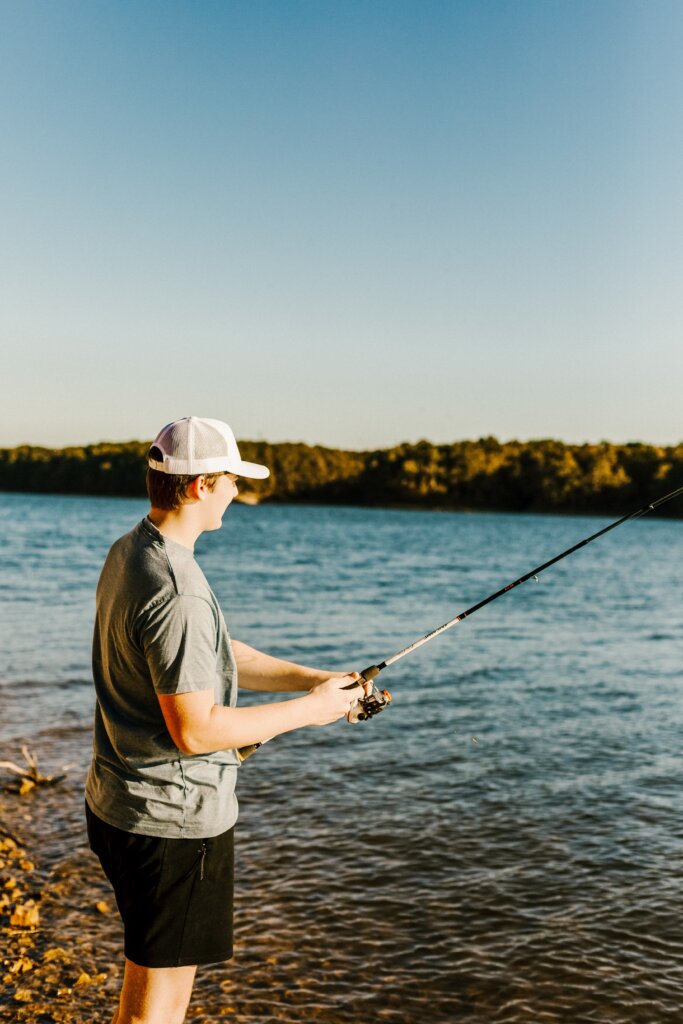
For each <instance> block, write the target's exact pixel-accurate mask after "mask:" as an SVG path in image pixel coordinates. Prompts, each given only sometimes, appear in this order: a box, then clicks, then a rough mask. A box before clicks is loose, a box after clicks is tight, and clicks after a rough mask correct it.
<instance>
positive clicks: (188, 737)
mask: <svg viewBox="0 0 683 1024" xmlns="http://www.w3.org/2000/svg"><path fill="white" fill-rule="evenodd" d="M173 742H174V743H175V745H176V747H177V748H178V750H179V751H180V753H181V754H187V755H188V756H189V757H193V756H195V755H196V754H208V753H209V751H208V750H207V748H206V741H204V742H202V737H201V735H200V734H199V733H197V732H193V731H190V730H185V729H183V730H181V732H180V733H179V735H178V736H176V737H175V738H174V740H173Z"/></svg>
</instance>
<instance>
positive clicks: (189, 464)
mask: <svg viewBox="0 0 683 1024" xmlns="http://www.w3.org/2000/svg"><path fill="white" fill-rule="evenodd" d="M152 448H158V449H159V451H160V452H161V453H162V455H163V460H157V459H153V458H152V456H151V454H150V455H148V456H147V462H148V463H149V465H150V466H151V467H152V469H158V470H159V472H160V473H175V474H177V475H183V476H199V475H200V474H202V473H235V474H236V475H237V476H246V477H250V478H251V479H252V480H263V479H265V477H267V476H269V475H270V470H269V469H268V467H267V466H259V465H258V463H256V462H243V460H242V459H241V458H240V450H239V448H238V447H237V441H236V440H235V435H234V434H233V432H232V430H231V429H230V427H229V426H228V424H227V423H223V421H222V420H205V419H199V418H198V417H197V416H186V417H185V419H182V420H174V421H173V423H167V424H166V426H165V427H164V428H163V429H162V430H160V431H159V433H158V435H157V437H156V439H155V440H154V441H153V443H152Z"/></svg>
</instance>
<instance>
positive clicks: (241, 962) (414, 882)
mask: <svg viewBox="0 0 683 1024" xmlns="http://www.w3.org/2000/svg"><path fill="white" fill-rule="evenodd" d="M144 511H145V508H144V505H142V504H141V503H139V502H132V501H109V500H105V499H76V498H36V497H26V496H18V495H6V496H4V497H2V498H0V528H1V530H2V544H3V549H2V550H1V551H0V554H1V555H2V557H3V560H4V564H5V565H6V566H7V565H8V561H7V559H8V557H9V559H10V561H9V566H8V568H6V569H5V570H4V571H3V576H2V589H1V590H0V601H1V602H2V603H1V606H0V614H1V615H2V631H3V633H2V642H3V650H5V651H7V657H6V660H5V665H4V669H3V671H2V688H1V689H0V703H1V707H2V723H1V725H0V729H1V731H2V739H3V747H2V749H3V750H9V749H12V751H13V752H15V753H16V752H17V751H18V746H19V738H24V737H26V736H29V737H30V740H31V743H32V744H33V745H35V747H36V748H37V749H38V750H39V751H40V752H41V754H42V755H43V757H44V759H45V763H46V765H47V766H52V765H54V766H59V765H60V764H62V763H65V762H68V761H76V762H77V763H78V765H79V768H78V769H77V770H76V771H75V773H74V774H73V776H72V778H71V780H70V782H69V784H68V785H67V786H66V787H65V788H64V789H62V790H60V791H54V792H51V793H44V794H38V795H37V796H36V797H35V798H34V799H33V800H32V802H31V804H30V809H31V814H32V815H33V820H32V821H31V822H26V823H25V828H26V829H27V830H28V832H30V833H31V834H35V835H38V836H40V840H41V848H40V858H41V871H42V873H43V875H42V877H43V878H44V882H45V886H46V891H47V892H48V894H49V893H50V891H51V889H50V886H51V885H55V884H58V885H59V886H61V888H60V889H59V890H58V892H59V903H60V918H59V926H58V927H59V933H60V935H61V936H62V939H61V940H60V941H61V942H62V943H63V941H64V936H69V937H70V938H71V939H72V940H73V941H76V939H77V938H78V939H79V940H80V941H81V942H82V943H83V948H84V950H87V948H88V946H89V947H90V950H91V955H92V956H94V957H95V958H96V959H99V961H100V962H101V963H102V964H103V965H104V966H103V967H101V968H100V969H103V970H104V969H106V965H107V964H108V963H109V962H110V961H117V960H118V958H119V955H120V954H119V949H120V931H119V926H118V923H117V922H116V921H115V920H114V918H113V917H111V918H105V917H103V916H102V915H99V914H96V913H85V912H84V910H83V907H84V905H87V906H92V905H94V902H95V901H96V900H97V899H99V898H101V896H102V894H103V893H105V892H106V883H104V882H103V881H102V880H101V879H100V878H99V874H98V871H97V867H96V865H95V863H94V862H93V860H92V857H91V856H90V854H88V853H87V852H86V851H85V850H84V845H83V844H84V834H83V825H82V812H81V806H82V790H81V779H82V774H83V772H84V770H85V766H86V764H87V759H88V753H89V742H90V738H89V731H88V726H89V719H90V714H91V706H92V693H91V690H90V687H89V683H88V681H87V680H88V655H89V631H90V619H91V616H92V593H93V588H94V583H95V580H96V577H97V573H98V570H99V566H100V564H101V561H102V558H103V556H104V553H105V551H106V548H107V547H108V545H109V543H111V541H112V540H113V539H114V538H115V537H116V536H118V535H119V534H120V533H121V532H123V531H124V530H125V529H127V528H128V527H129V526H131V525H133V524H134V523H135V522H136V521H137V519H138V518H139V517H141V516H142V515H143V514H144ZM604 522H606V521H605V520H597V519H580V518H551V517H544V516H535V517H534V516H509V515H476V516H475V515H459V514H431V513H418V512H382V511H374V510H373V511H370V510H368V511H366V510H359V509H329V508H277V507H259V508H249V509H247V508H241V507H238V508H235V509H231V510H230V512H229V513H228V515H227V517H226V521H225V524H224V527H223V530H222V531H221V532H220V533H219V534H214V535H207V536H205V537H204V538H202V540H201V542H200V544H201V546H200V548H199V550H198V558H199V560H200V562H201V564H202V565H203V567H204V568H205V571H206V573H207V576H208V577H209V580H210V582H211V583H212V585H213V586H214V589H215V590H216V592H217V594H218V597H219V599H220V601H221V603H222V605H223V607H224V609H225V611H226V617H227V619H228V623H229V625H230V627H231V630H232V632H233V635H235V636H238V637H240V638H242V639H244V640H246V641H247V642H250V643H253V644H254V645H255V646H257V647H262V648H264V649H266V650H268V651H270V652H272V653H274V654H279V655H281V656H285V657H289V658H294V659H298V660H301V661H304V662H308V663H312V664H318V665H325V666H328V665H329V666H330V667H333V668H334V667H341V668H346V669H351V668H361V667H363V665H365V664H368V663H371V662H373V661H376V660H378V659H381V658H383V657H386V656H388V655H390V654H392V653H393V652H394V651H396V650H398V649H399V648H401V647H403V646H405V644H406V643H408V642H409V641H411V640H413V639H414V638H416V637H417V636H419V635H421V634H422V633H424V632H426V631H427V630H428V629H430V628H432V627H434V626H436V625H438V624H440V623H441V622H444V621H446V620H447V619H449V618H451V617H452V616H453V615H454V614H456V613H457V612H459V611H461V610H462V609H463V608H465V607H468V606H469V605H470V604H472V603H473V602H474V601H476V600H478V599H480V598H482V597H484V596H486V594H487V593H489V592H491V591H492V590H494V589H497V588H498V587H499V586H501V585H502V584H504V583H505V582H508V581H510V580H512V579H515V578H517V577H518V576H519V575H521V573H522V572H524V571H527V570H528V569H529V568H530V567H531V566H532V565H534V564H538V563H539V562H541V561H542V560H543V559H544V558H547V557H550V556H552V555H553V554H555V553H557V552H558V551H560V550H562V549H563V548H565V547H567V546H569V545H570V544H571V543H573V542H575V541H577V540H579V539H580V538H581V537H583V536H586V535H588V534H589V533H591V532H593V531H594V530H595V529H598V528H599V526H600V525H602V524H603V523H604ZM682 529H683V525H681V524H679V523H676V522H671V521H658V520H654V519H653V520H650V521H647V520H644V521H642V522H638V523H634V524H630V525H628V526H625V527H624V528H623V529H620V530H617V531H615V532H614V533H612V534H610V535H608V536H607V537H605V538H603V539H601V540H599V541H597V542H596V543H595V544H594V545H591V546H590V548H588V549H584V550H583V551H582V552H580V553H578V554H576V555H575V556H572V558H570V559H567V560H566V561H565V562H563V563H561V564H560V565H558V566H556V567H554V568H552V569H550V570H549V571H548V572H547V573H545V574H543V576H542V577H541V578H540V582H539V583H538V584H534V583H529V584H526V585H525V586H524V587H520V588H518V589H517V590H516V591H515V592H514V593H513V594H510V595H509V596H507V597H505V598H502V599H501V600H500V601H498V602H496V603H495V604H494V605H491V606H490V607H488V608H486V609H484V610H482V611H481V612H480V613H478V614H477V615H476V616H475V617H473V618H472V619H471V620H468V621H467V622H465V623H462V624H460V625H459V626H457V627H456V628H455V629H454V630H453V631H452V632H451V633H447V634H446V635H445V636H443V637H441V638H439V639H437V640H435V641H434V642H433V643H432V644H429V645H427V646H426V647H424V648H423V649H421V650H420V651H419V652H416V653H415V654H414V655H412V656H410V657H409V658H406V659H405V660H404V661H402V662H400V663H399V664H397V665H396V666H395V667H393V668H391V669H389V670H388V671H387V672H386V673H384V674H383V676H382V677H381V679H382V685H383V686H387V687H388V688H389V689H390V690H392V692H393V695H394V703H393V705H392V707H391V708H390V709H389V710H388V711H386V712H385V713H383V714H382V715H380V716H379V717H378V718H377V719H375V720H373V721H372V722H369V723H365V724H362V725H358V726H355V727H350V726H348V725H346V724H343V723H338V724H337V725H335V726H333V727H329V728H327V729H319V730H313V729H309V730H304V731H302V732H299V733H295V734H291V735H287V736H284V737H281V738H279V739H277V740H276V741H274V742H273V743H272V744H270V745H269V746H268V747H266V748H264V749H263V750H262V751H260V752H259V753H258V754H257V755H256V756H255V757H254V758H253V759H252V760H251V761H250V762H248V763H247V764H246V765H244V767H243V768H242V769H241V770H240V784H239V790H238V793H239V796H240V804H241V818H240V824H239V831H238V852H237V857H238V890H237V938H238V943H237V947H236V958H235V960H234V962H233V963H232V964H230V965H221V966H220V967H214V968H206V969H203V970H202V971H201V972H200V975H199V980H198V984H197V990H196V995H195V998H194V1000H193V1010H192V1017H191V1019H201V1020H205V1021H213V1020H219V1019H222V1017H223V1016H226V1017H229V1019H232V1020H234V1021H236V1022H239V1024H246V1022H247V1021H249V1022H253V1021H259V1022H265V1021H281V1022H295V1021H296V1022H300V1021H303V1020H305V1021H320V1022H324V1024H341V1022H347V1021H348V1022H354V1024H355V1022H359V1021H371V1020H373V1021H374V1020H378V1021H380V1020H381V1021H389V1022H396V1024H399V1022H401V1024H417V1022H418V1021H422V1020H424V1019H429V1020H430V1021H434V1022H435V1024H442V1022H443V1024H446V1022H449V1024H450V1022H453V1021H458V1022H463V1024H488V1022H510V1024H528V1022H530V1021H534V1022H535V1021H562V1022H577V1021H596V1022H605V1021H610V1022H622V1021H623V1022H628V1024H632V1022H641V1021H642V1022H644V1024H645V1022H646V1024H656V1022H660V1021H674V1020H675V1021H678V1020H679V1019H680V1012H681V1011H680V1006H681V1003H682V1001H683V939H682V937H681V936H682V932H681V927H680V923H679V922H680V919H681V916H682V914H681V911H682V910H683V895H682V894H683V859H682V856H681V855H682V852H683V830H682V829H681V825H680V822H681V821H682V820H683V814H682V812H683V798H682V796H681V794H682V792H683V770H682V766H683V761H682V759H681V736H682V735H683V729H682V728H681V726H682V725H683V711H682V704H681V699H680V678H681V674H680V665H681V655H682V654H683V643H682V641H683V628H682V626H681V618H680V613H679V609H678V601H677V598H678V581H679V579H680V575H681V568H682V567H683V558H682V551H683V548H682V546H681V536H682V535H681V530H682ZM246 697H247V698H248V699H250V700H258V697H257V696H255V695H251V694H249V695H246ZM473 737H474V738H476V740H477V742H476V743H475V742H473ZM28 806H29V805H28V804H25V805H22V808H23V807H28ZM19 823H20V822H19ZM50 898H51V897H50V896H49V895H48V897H47V901H48V902H47V905H46V914H45V917H46V919H47V920H48V922H49V921H50V920H51V916H50V907H49V899H50ZM56 902H57V898H56V897H55V903H56ZM53 920H56V918H53ZM48 927H53V928H55V929H56V928H57V924H56V923H53V924H51V925H50V924H48ZM70 930H71V932H72V934H71V935H70V934H69V933H70ZM46 941H48V940H46ZM110 988H111V991H112V993H113V992H114V991H115V990H116V979H113V978H112V980H111V985H110ZM88 1006H89V1004H88V1002H87V1000H85V999H84V1000H83V1001H82V1002H81V1003H78V1004H77V1005H76V1006H75V1009H74V1017H73V1019H74V1021H76V1022H80V1021H83V1022H85V1021H86V1020H91V1019H92V1015H91V1010H90V1009H88ZM89 1014H90V1015H89ZM3 1019H4V1018H3ZM7 1019H10V1018H7Z"/></svg>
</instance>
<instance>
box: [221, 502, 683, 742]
mask: <svg viewBox="0 0 683 1024" xmlns="http://www.w3.org/2000/svg"><path fill="white" fill-rule="evenodd" d="M679 494H683V487H679V488H677V490H675V491H671V492H670V493H669V494H665V495H664V496H663V497H661V498H657V499H656V500H655V501H651V502H648V504H647V505H643V507H642V508H638V509H636V510H635V511H634V512H629V513H628V514H627V515H625V516H622V517H621V519H617V520H616V521H615V522H613V523H610V524H609V526H605V527H604V528H603V529H602V530H598V531H597V533H593V534H591V536H590V537H585V538H584V539H583V540H580V541H579V542H578V544H573V545H572V547H570V548H567V550H566V551H562V552H560V554H559V555H555V557H554V558H549V559H548V561H547V562H543V564H542V565H537V566H536V568H535V569H531V570H530V572H527V573H525V574H524V576H520V577H519V579H518V580H515V581H514V582H513V583H508V584H507V586H505V587H501V588H500V590H496V591H495V593H493V594H489V596H488V597H485V598H484V599H483V601H479V602H477V604H473V605H472V607H471V608H466V609H465V611H464V612H460V614H459V615H456V616H455V618H453V619H449V621H448V622H445V623H444V624H443V626H437V628H436V629H432V630H430V632H429V633H425V635H424V636H421V637H420V638H419V639H418V640H414V641H413V643H411V644H408V646H407V647H403V648H402V649H401V650H400V651H397V652H396V654H392V655H391V657H389V658H385V660H384V661H381V662H379V664H377V665H369V666H368V668H364V669H363V671H362V672H361V673H360V679H358V680H357V681H356V682H355V683H350V684H349V685H348V686H344V687H342V689H344V690H352V689H353V688H354V686H358V684H359V683H360V684H363V683H370V682H372V690H371V692H370V693H369V694H367V695H366V696H365V697H361V698H360V699H359V700H358V701H357V702H356V703H355V704H354V706H353V707H352V708H351V710H350V711H349V713H348V715H347V716H346V717H347V719H348V721H349V722H352V723H355V722H364V721H366V720H367V719H369V718H373V717H374V716H375V715H377V714H379V712H380V711H383V710H384V708H386V707H388V705H389V704H390V703H391V694H390V693H389V692H388V691H387V690H378V689H377V688H376V686H375V684H374V682H373V680H374V679H376V678H377V676H378V675H379V674H380V672H383V671H384V669H385V668H388V667H389V666H390V665H393V664H394V663H395V662H397V661H399V660H400V659H401V658H405V657H406V656H407V655H408V654H412V653H413V651H416V650H417V649H418V648H419V647H422V646H423V645H424V644H427V643H429V641H430V640H434V638H435V637H437V636H440V635H441V633H445V631H446V630H447V629H452V628H453V626H457V624H458V623H459V622H462V621H463V620H464V619H467V618H469V617H470V615H474V613H475V612H478V611H479V609H480V608H484V607H485V606H486V605H487V604H491V602H492V601H497V600H498V598H499V597H502V596H503V594H507V593H509V592H510V591H511V590H514V589H515V587H518V586H520V584H522V583H526V582H527V580H530V579H535V580H536V582H538V577H539V576H540V574H541V573H542V572H545V570H546V569H549V568H550V566H551V565H555V564H556V563H557V562H559V561H561V560H562V559H563V558H567V556H568V555H573V554H574V552H575V551H578V550H579V548H584V547H586V545H587V544H591V543H592V542H593V541H594V540H597V539H598V537H604V535H605V534H606V533H609V532H610V530H616V528H617V526H622V525H623V523H628V522H632V521H633V520H635V519H640V517H641V516H644V515H646V514H647V513H648V512H654V510H655V509H657V508H660V506H661V505H664V504H666V502H667V501H672V500H673V499H674V498H677V497H678V495H679ZM261 745H262V744H260V743H254V744H251V745H250V746H248V747H243V748H241V749H240V750H238V752H237V753H238V755H239V757H240V760H244V759H245V758H247V757H249V756H250V755H251V754H253V753H254V751H255V750H258V748H259V747H260V746H261Z"/></svg>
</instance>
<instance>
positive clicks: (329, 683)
mask: <svg viewBox="0 0 683 1024" xmlns="http://www.w3.org/2000/svg"><path fill="white" fill-rule="evenodd" d="M358 678H359V675H358V673H357V672H350V673H349V675H347V676H335V677H333V678H332V679H327V680H326V681H325V682H324V683H318V685H317V686H314V687H313V689H311V690H309V691H308V693H307V695H306V697H305V700H307V701H310V702H311V704H312V705H313V711H312V714H313V720H312V721H311V723H310V724H311V725H329V724H330V722H336V721H337V719H339V718H343V717H344V715H346V714H348V712H349V711H350V710H351V708H352V707H353V705H354V704H355V703H356V701H357V700H358V699H359V697H362V696H363V693H364V690H363V687H362V686H361V685H360V683H359V684H358V685H357V686H354V687H353V689H352V690H345V689H344V687H345V686H348V685H349V683H353V682H355V681H356V680H357V679H358ZM366 686H372V684H371V683H368V684H366Z"/></svg>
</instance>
